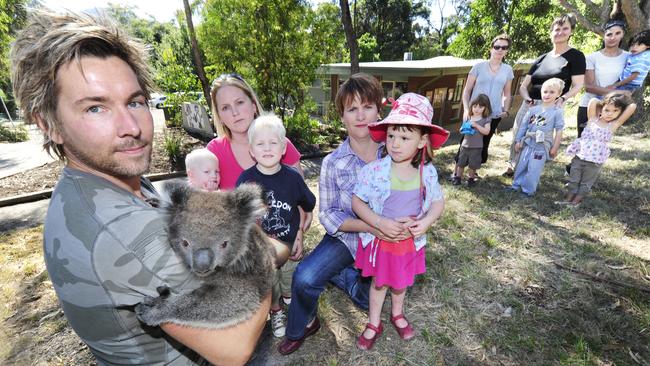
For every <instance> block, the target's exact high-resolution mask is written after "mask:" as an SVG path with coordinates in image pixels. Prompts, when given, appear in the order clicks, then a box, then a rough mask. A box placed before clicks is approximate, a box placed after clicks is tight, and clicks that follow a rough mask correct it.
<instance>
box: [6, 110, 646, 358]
mask: <svg viewBox="0 0 650 366" xmlns="http://www.w3.org/2000/svg"><path fill="white" fill-rule="evenodd" d="M568 124H569V125H570V126H574V125H575V122H569V123H568ZM647 125H648V123H646V126H645V127H643V128H642V127H639V126H625V127H623V128H622V129H621V130H619V134H618V135H616V136H615V137H614V140H613V142H612V144H611V145H610V146H611V148H612V157H611V158H610V159H609V160H608V161H607V163H606V164H605V167H604V169H603V171H602V173H601V176H600V178H599V180H598V182H597V184H596V186H595V187H594V192H593V194H592V195H591V196H590V197H587V198H586V199H585V201H584V203H583V204H582V205H580V206H579V207H577V208H568V207H565V206H556V205H555V204H553V201H556V200H559V199H560V198H561V197H562V194H563V185H564V179H565V178H564V176H563V172H564V164H566V163H568V162H569V158H568V157H566V156H564V155H560V156H559V157H558V159H556V161H555V162H550V163H548V164H547V166H546V169H545V172H544V175H543V177H542V181H541V184H540V189H539V191H538V193H537V195H536V196H535V197H534V198H533V199H523V198H520V196H519V195H518V194H512V193H507V192H504V191H503V190H502V188H503V187H504V186H505V185H506V184H509V183H510V179H508V178H503V177H501V176H500V173H502V172H503V171H504V168H505V164H504V161H505V158H506V155H507V148H508V144H509V141H510V136H511V134H510V133H509V132H506V133H504V134H503V135H502V136H495V138H494V139H493V143H492V146H491V149H490V152H491V158H490V161H489V162H488V164H486V166H485V167H484V168H483V169H482V170H481V171H480V175H481V176H482V177H483V179H482V180H481V181H480V182H479V184H478V185H477V186H476V187H473V188H467V187H466V186H460V187H455V186H452V185H451V184H449V182H447V180H446V179H445V178H446V177H447V176H449V174H450V173H451V170H452V168H453V166H452V157H453V154H454V152H455V150H456V148H457V146H450V147H446V148H444V149H442V150H441V151H440V152H439V153H438V155H437V158H436V166H437V167H438V170H439V175H440V177H441V182H442V185H443V189H444V191H445V195H446V207H445V212H444V215H443V217H442V218H441V219H440V221H439V222H438V223H437V224H436V225H435V226H434V227H433V228H432V230H431V231H430V234H429V235H430V236H429V239H430V241H429V242H430V245H429V246H428V247H427V249H426V250H427V253H426V254H427V273H426V274H424V275H422V276H420V277H419V278H418V279H417V281H416V284H415V286H413V287H412V288H411V289H410V290H409V292H408V295H407V303H406V307H405V309H406V315H407V317H408V318H409V320H410V321H411V322H412V324H413V325H414V327H415V328H416V331H417V334H418V335H417V337H416V338H415V339H413V340H411V341H409V342H404V341H402V340H401V339H399V337H398V335H397V333H396V332H395V330H394V329H393V328H392V326H391V325H390V323H389V321H388V319H389V311H390V309H389V306H390V301H389V299H388V298H387V300H386V306H385V307H384V314H383V320H384V325H385V332H384V335H383V336H382V338H380V340H379V341H378V343H377V344H376V345H375V348H374V349H373V350H372V351H370V352H362V351H359V350H357V349H356V348H355V346H354V342H355V339H356V337H357V336H358V334H359V333H360V332H361V331H362V329H363V327H364V324H365V322H366V321H367V318H366V314H365V313H364V312H362V311H360V310H358V309H356V308H355V307H354V306H353V305H352V303H351V302H350V301H349V300H348V299H347V298H346V296H345V295H344V294H343V293H342V292H341V291H339V290H336V289H328V290H326V292H325V293H324V295H323V296H321V299H320V309H319V316H320V317H321V320H322V321H323V328H322V329H321V331H320V332H318V333H317V334H316V335H314V336H313V337H311V338H309V339H308V340H307V341H306V342H305V344H304V345H303V347H302V348H301V349H300V350H299V351H298V352H296V353H294V354H292V355H290V356H286V357H283V356H279V355H278V354H277V352H276V351H275V346H276V345H277V344H278V343H279V341H278V340H275V339H274V340H270V341H266V342H263V346H261V348H260V351H259V352H258V354H257V356H256V358H255V359H254V360H253V363H255V364H289V365H310V364H324V365H352V364H354V365H357V364H361V365H649V364H650V225H649V223H650V184H649V183H648V182H649V181H650V173H649V167H650V138H649V136H648V134H647V133H646V132H645V128H647ZM575 134H576V131H575V129H571V128H569V129H568V130H567V132H566V134H565V138H564V142H565V144H564V146H566V144H567V143H568V142H570V141H571V140H572V139H573V138H575ZM310 187H311V188H312V189H314V190H315V191H317V190H316V181H314V180H312V181H310ZM322 234H323V229H322V227H321V226H320V225H318V223H317V222H314V225H313V229H312V230H310V232H309V233H308V237H307V241H306V242H307V245H308V246H309V247H313V246H315V245H316V244H317V243H318V241H319V239H320V237H321V236H322ZM40 235H41V228H34V229H27V230H21V231H14V232H9V233H4V234H0V271H1V272H0V285H1V288H2V291H1V292H0V296H1V297H0V302H1V304H2V305H0V314H1V315H2V319H3V323H2V325H1V326H0V335H2V336H3V337H5V338H6V339H7V341H6V342H3V343H2V344H0V360H3V359H4V360H5V361H4V362H2V363H4V364H7V363H16V362H18V363H21V364H81V363H83V364H86V363H88V360H90V356H89V352H88V351H87V349H85V348H84V346H83V345H81V344H80V343H79V340H78V339H76V338H75V336H74V334H73V333H71V331H70V329H69V327H67V324H66V322H65V318H64V317H63V316H62V314H61V312H60V311H58V307H57V304H56V298H55V296H54V295H53V291H52V289H51V287H50V283H49V282H48V279H47V274H46V273H45V272H44V265H43V262H42V253H41V237H40Z"/></svg>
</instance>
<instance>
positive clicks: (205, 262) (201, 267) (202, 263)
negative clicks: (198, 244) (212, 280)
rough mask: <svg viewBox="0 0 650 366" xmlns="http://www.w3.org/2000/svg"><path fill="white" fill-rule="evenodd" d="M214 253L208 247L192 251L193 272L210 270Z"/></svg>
mask: <svg viewBox="0 0 650 366" xmlns="http://www.w3.org/2000/svg"><path fill="white" fill-rule="evenodd" d="M213 259H214V253H212V250H211V249H209V248H202V249H199V250H197V251H195V252H194V272H196V273H202V272H203V273H204V272H208V271H210V269H211V267H212V260H213Z"/></svg>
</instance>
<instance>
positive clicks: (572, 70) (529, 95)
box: [504, 14, 585, 176]
mask: <svg viewBox="0 0 650 366" xmlns="http://www.w3.org/2000/svg"><path fill="white" fill-rule="evenodd" d="M575 25H576V19H575V17H574V16H573V14H564V15H562V16H559V17H557V18H555V19H554V20H553V23H552V24H551V34H550V35H551V41H552V42H553V49H552V50H551V51H550V52H548V53H545V54H543V55H541V56H539V57H538V58H537V59H536V60H535V61H534V62H533V65H532V66H531V68H530V70H529V71H528V75H526V77H525V78H524V80H523V82H522V83H521V87H520V88H519V95H521V97H522V98H523V102H522V104H521V107H520V108H519V111H518V112H517V116H516V117H515V123H514V126H513V130H512V131H513V132H512V136H513V140H512V144H511V146H510V158H509V164H510V166H509V167H508V170H507V171H506V172H505V173H504V175H505V176H513V175H514V167H515V165H516V164H517V161H518V160H519V154H518V153H517V152H516V151H515V136H516V135H517V130H518V129H519V126H520V124H521V121H522V119H523V118H524V116H525V115H526V113H527V112H528V109H529V108H530V107H532V106H535V105H538V104H540V103H541V99H542V97H541V89H542V84H544V82H545V81H546V80H549V79H552V78H558V79H560V80H562V81H564V88H563V89H562V92H561V94H560V95H559V96H558V97H557V100H556V101H555V106H556V107H557V108H563V107H564V103H565V102H566V101H567V100H568V99H570V98H573V97H574V96H575V95H576V94H578V92H580V90H581V89H582V86H583V85H584V78H585V55H584V54H583V53H582V52H580V51H578V50H576V49H575V48H572V47H571V46H569V39H571V35H572V34H573V30H574V29H575Z"/></svg>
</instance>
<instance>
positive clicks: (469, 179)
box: [467, 178, 476, 187]
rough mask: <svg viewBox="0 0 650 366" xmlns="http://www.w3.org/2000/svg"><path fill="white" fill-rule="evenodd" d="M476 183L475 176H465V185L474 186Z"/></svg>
mask: <svg viewBox="0 0 650 366" xmlns="http://www.w3.org/2000/svg"><path fill="white" fill-rule="evenodd" d="M475 185H476V178H467V186H468V187H474V186H475Z"/></svg>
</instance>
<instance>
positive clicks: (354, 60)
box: [339, 0, 359, 75]
mask: <svg viewBox="0 0 650 366" xmlns="http://www.w3.org/2000/svg"><path fill="white" fill-rule="evenodd" d="M339 3H340V5H341V21H342V22H343V29H344V30H345V40H346V41H347V43H348V49H349V50H350V75H352V74H356V73H358V72H359V48H358V46H357V36H356V34H355V33H354V28H353V27H352V16H350V5H349V4H348V0H339Z"/></svg>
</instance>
